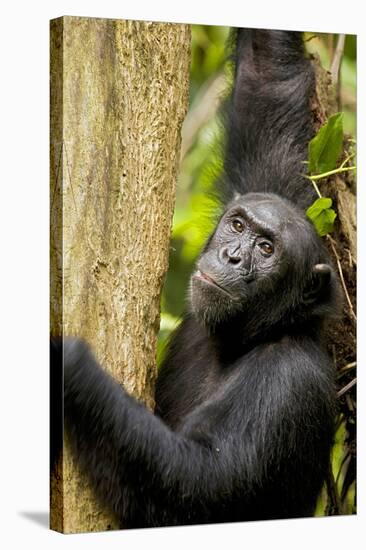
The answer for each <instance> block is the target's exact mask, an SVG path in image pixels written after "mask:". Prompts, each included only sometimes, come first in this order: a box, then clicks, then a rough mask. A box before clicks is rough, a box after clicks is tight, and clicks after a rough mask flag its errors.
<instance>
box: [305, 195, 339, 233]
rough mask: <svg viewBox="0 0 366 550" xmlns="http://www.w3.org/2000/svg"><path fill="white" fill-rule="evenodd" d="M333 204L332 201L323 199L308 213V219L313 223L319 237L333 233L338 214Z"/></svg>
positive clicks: (318, 200) (316, 202)
mask: <svg viewBox="0 0 366 550" xmlns="http://www.w3.org/2000/svg"><path fill="white" fill-rule="evenodd" d="M332 203H333V202H332V199H330V198H328V197H321V198H320V199H317V200H316V201H315V202H314V203H313V204H312V205H311V206H310V207H309V208H308V209H307V211H306V215H307V217H308V218H309V219H310V220H311V221H312V222H313V224H314V226H315V229H316V231H317V233H318V235H320V236H321V237H323V236H324V235H327V234H328V233H331V232H332V231H333V228H334V220H335V219H336V217H337V214H336V213H335V211H334V210H333V208H331V206H332Z"/></svg>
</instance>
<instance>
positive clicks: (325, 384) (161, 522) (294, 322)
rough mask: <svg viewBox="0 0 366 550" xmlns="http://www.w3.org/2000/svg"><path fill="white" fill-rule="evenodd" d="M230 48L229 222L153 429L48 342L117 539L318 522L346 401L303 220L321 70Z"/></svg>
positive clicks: (174, 355) (68, 418)
mask: <svg viewBox="0 0 366 550" xmlns="http://www.w3.org/2000/svg"><path fill="white" fill-rule="evenodd" d="M232 43H233V44H234V46H233V52H232V63H233V73H234V79H233V87H232V91H231V93H230V95H229V98H228V100H227V101H226V103H225V105H224V107H223V120H224V128H225V143H224V151H225V155H224V165H223V172H222V174H221V176H220V177H219V181H218V182H217V188H218V189H219V190H220V192H221V197H222V215H221V217H220V219H219V222H218V224H217V226H216V229H215V230H214V232H213V234H212V235H211V236H210V238H209V239H208V241H207V243H206V245H205V247H204V249H203V251H202V253H201V254H200V256H199V258H198V260H197V263H196V266H195V268H194V271H193V274H192V276H191V279H190V283H189V299H188V305H187V309H186V313H185V315H184V317H183V320H182V322H181V324H180V326H179V327H178V329H177V331H176V332H175V333H174V335H173V337H172V339H171V342H170V345H169V349H168V352H167V355H166V358H165V361H164V363H163V365H162V367H161V369H160V372H159V375H158V380H157V385H156V410H155V414H153V413H152V412H150V411H149V410H147V409H146V408H145V407H144V406H143V405H142V404H140V403H138V402H137V401H136V400H135V399H134V398H133V397H131V396H130V395H128V394H127V393H126V392H125V391H124V390H123V389H122V388H121V387H120V386H119V385H118V384H117V382H115V381H114V380H113V379H112V378H111V377H110V376H109V375H108V374H107V373H106V372H105V371H104V370H102V368H101V367H100V366H99V365H98V363H97V361H96V359H95V358H94V356H93V354H92V351H91V350H90V348H89V346H88V344H86V343H85V342H83V341H81V340H79V339H68V338H66V339H65V340H64V341H63V342H60V341H58V340H53V343H52V358H53V361H55V362H56V363H57V362H59V363H60V361H61V360H62V361H63V363H64V415H65V426H66V430H67V432H68V435H69V438H70V441H71V443H72V445H73V448H74V451H75V453H76V454H77V456H78V458H79V461H80V464H81V466H82V468H83V469H84V470H85V471H86V472H87V474H88V475H89V478H90V480H91V482H92V485H93V486H94V488H95V492H96V495H98V497H99V498H100V500H101V501H102V502H104V503H105V504H106V505H107V506H109V507H110V509H111V510H112V511H113V512H114V514H115V515H116V517H117V518H118V519H119V521H120V523H121V525H122V526H123V527H144V526H145V527H146V526H165V525H187V524H199V523H200V524H202V523H215V522H233V521H242V520H263V519H275V518H293V517H304V516H311V515H313V513H314V509H315V505H316V500H317V496H318V494H319V492H320V489H321V487H322V484H323V482H324V480H325V478H326V476H327V472H328V467H329V455H330V450H331V446H332V441H333V435H334V419H335V411H336V399H335V383H334V369H333V366H332V363H331V361H330V359H329V357H328V355H327V352H326V349H325V344H324V342H323V339H324V330H323V327H324V323H325V322H326V321H327V319H329V318H330V317H331V316H333V315H335V314H336V313H337V309H338V306H337V304H338V296H339V290H338V289H339V286H338V282H337V279H336V276H335V273H334V270H333V268H332V266H331V264H330V260H329V257H328V254H327V251H326V249H325V247H324V245H323V243H322V241H321V239H320V238H319V237H318V236H317V234H316V232H315V230H314V228H313V226H312V224H311V223H310V222H309V221H308V220H307V219H306V215H305V210H306V207H307V206H309V205H310V204H311V203H312V202H313V200H314V198H316V197H315V196H314V192H313V189H312V186H311V184H309V182H308V180H307V179H306V178H305V174H306V163H305V162H304V161H306V159H307V145H308V142H309V140H310V139H311V137H312V136H313V119H312V112H311V108H310V101H311V98H312V95H313V94H314V86H315V83H314V80H315V79H314V71H313V68H312V65H311V62H310V60H309V59H308V58H307V56H306V54H305V51H304V45H303V39H302V36H301V34H300V33H296V32H285V31H272V30H250V29H237V30H236V31H235V36H234V39H233V42H232Z"/></svg>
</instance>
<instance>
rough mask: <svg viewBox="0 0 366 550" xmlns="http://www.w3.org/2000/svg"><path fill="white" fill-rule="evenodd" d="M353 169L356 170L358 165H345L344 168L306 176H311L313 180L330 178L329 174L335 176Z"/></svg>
mask: <svg viewBox="0 0 366 550" xmlns="http://www.w3.org/2000/svg"><path fill="white" fill-rule="evenodd" d="M351 170H356V166H345V167H344V168H335V169H334V170H329V172H324V173H323V174H316V175H315V176H306V177H307V178H309V179H310V180H311V181H312V182H314V181H315V180H322V179H324V178H328V177H329V176H333V175H334V174H340V173H341V172H349V171H351Z"/></svg>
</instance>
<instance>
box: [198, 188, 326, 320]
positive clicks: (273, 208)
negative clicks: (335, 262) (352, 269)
mask: <svg viewBox="0 0 366 550" xmlns="http://www.w3.org/2000/svg"><path fill="white" fill-rule="evenodd" d="M318 243H319V241H318V239H317V237H316V235H315V232H314V229H313V227H312V225H311V224H310V223H309V222H308V221H307V220H306V219H305V217H304V214H303V213H302V212H300V211H299V210H298V209H297V208H296V207H294V206H293V205H292V204H290V203H289V202H288V201H287V200H285V199H281V198H279V197H278V196H275V195H272V194H269V193H249V194H246V195H241V196H239V197H238V198H236V199H235V200H233V201H232V202H231V203H230V204H229V205H228V208H227V210H226V211H225V213H224V214H223V215H222V217H221V219H220V221H219V223H218V225H217V227H216V230H215V232H214V233H213V235H212V236H211V238H210V239H209V241H208V243H207V244H206V246H205V248H204V250H203V252H202V254H201V256H200V257H199V259H198V261H197V264H196V270H195V271H194V273H193V275H192V277H191V285H190V305H191V310H192V311H193V313H194V314H195V316H196V317H197V319H199V320H201V321H203V322H204V324H205V325H208V326H213V325H217V324H220V323H225V322H227V321H229V320H230V319H232V318H233V317H239V318H240V317H242V318H247V317H248V315H249V314H251V315H255V311H253V308H260V309H261V316H262V317H263V316H264V315H265V313H266V310H268V315H269V316H270V317H273V315H274V313H275V311H277V310H279V308H278V304H279V303H280V306H281V307H280V310H281V315H283V314H285V313H287V311H288V310H289V309H291V310H292V311H295V310H296V308H297V307H298V308H300V306H303V305H304V303H305V302H306V299H305V297H306V295H307V294H308V293H309V291H310V292H311V290H312V288H316V289H319V290H320V288H321V287H323V286H324V285H323V282H326V280H325V279H326V278H327V277H328V278H329V274H330V268H329V266H326V267H325V266H324V267H323V271H324V273H322V274H321V277H319V276H318V274H316V273H315V271H316V269H317V268H315V266H316V265H318V266H319V264H321V262H322V258H321V255H319V244H318ZM314 268H315V271H314ZM318 271H319V272H320V271H321V269H318ZM324 275H326V277H324ZM319 278H320V279H322V280H323V282H322V284H320V283H319ZM249 309H250V312H249ZM302 309H303V308H302Z"/></svg>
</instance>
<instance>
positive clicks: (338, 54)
mask: <svg viewBox="0 0 366 550" xmlns="http://www.w3.org/2000/svg"><path fill="white" fill-rule="evenodd" d="M345 40H346V35H345V34H340V35H339V36H338V41H337V46H336V49H335V52H334V55H333V60H332V65H331V67H330V72H331V74H332V81H333V84H334V86H337V85H338V81H339V73H340V69H341V63H342V56H343V50H344V43H345Z"/></svg>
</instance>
